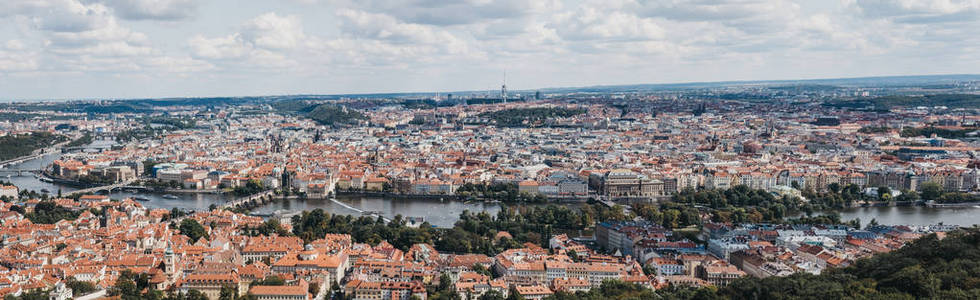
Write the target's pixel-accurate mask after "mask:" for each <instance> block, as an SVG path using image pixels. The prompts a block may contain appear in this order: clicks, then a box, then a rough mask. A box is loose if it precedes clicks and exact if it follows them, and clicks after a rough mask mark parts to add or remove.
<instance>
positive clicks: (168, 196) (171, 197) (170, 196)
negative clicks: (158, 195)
mask: <svg viewBox="0 0 980 300" xmlns="http://www.w3.org/2000/svg"><path fill="white" fill-rule="evenodd" d="M163 198H166V199H180V197H177V196H174V195H171V194H166V195H163Z"/></svg>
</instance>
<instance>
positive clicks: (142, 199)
mask: <svg viewBox="0 0 980 300" xmlns="http://www.w3.org/2000/svg"><path fill="white" fill-rule="evenodd" d="M133 200H136V201H142V202H148V201H150V199H149V198H144V197H133Z"/></svg>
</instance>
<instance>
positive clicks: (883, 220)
mask: <svg viewBox="0 0 980 300" xmlns="http://www.w3.org/2000/svg"><path fill="white" fill-rule="evenodd" d="M112 144H113V141H106V140H97V141H95V142H93V143H92V145H90V147H93V148H95V147H105V146H107V145H112ZM60 157H61V154H60V153H52V154H49V155H45V156H42V157H39V158H36V159H32V160H29V161H25V162H22V163H19V164H16V165H12V166H8V167H7V169H11V170H37V169H43V168H45V167H47V166H48V165H50V164H51V162H53V161H54V160H56V159H58V158H60ZM4 177H6V174H5V175H4ZM0 179H3V180H6V181H10V182H11V183H13V184H14V185H16V186H18V187H19V188H21V189H27V190H35V191H39V192H40V191H41V190H42V189H46V190H48V191H49V192H50V194H51V195H52V196H54V195H57V193H58V190H59V189H61V191H62V192H69V191H73V190H76V188H73V187H70V186H66V185H59V184H54V183H46V182H42V181H40V180H38V179H37V178H36V177H35V176H34V174H32V173H25V174H23V175H17V174H11V175H10V177H6V178H0ZM172 195H174V196H176V199H168V198H165V197H163V196H164V195H163V194H156V193H133V192H125V191H117V192H113V193H112V194H110V197H111V198H113V199H123V198H127V197H136V196H138V197H142V198H146V199H149V201H145V202H142V203H143V205H145V206H147V207H150V208H165V209H170V208H173V207H178V208H181V209H188V210H198V211H200V210H205V209H207V208H208V207H209V206H210V205H211V204H221V203H224V202H225V201H228V200H230V199H231V198H232V197H230V196H225V195H220V194H192V193H173V194H172ZM337 200H338V201H340V202H343V203H344V204H346V205H347V206H350V207H353V208H355V209H357V210H361V211H365V212H375V213H378V214H381V215H382V216H385V217H387V218H389V219H390V218H394V216H395V215H398V214H400V215H402V216H403V217H422V218H424V219H425V220H426V221H428V222H429V223H431V224H432V225H435V226H438V227H452V226H453V224H454V223H455V222H456V220H457V219H458V218H459V214H460V213H462V212H463V211H464V210H469V211H471V212H479V211H488V212H490V213H491V214H494V215H495V214H496V213H497V212H498V211H500V205H499V204H495V203H484V202H479V201H472V202H461V201H450V200H446V201H440V200H420V199H387V198H379V197H359V196H340V197H338V199H337ZM316 208H322V209H324V210H326V211H327V212H330V213H334V214H348V215H355V216H358V215H362V214H363V213H362V212H360V211H357V210H353V209H350V208H347V207H345V206H344V205H340V204H337V203H335V202H333V201H330V200H319V199H318V200H303V199H290V200H280V201H276V202H274V203H271V204H267V205H265V206H262V207H259V208H256V209H254V212H256V213H259V214H271V213H276V212H280V213H289V212H298V211H303V210H312V209H316ZM840 214H841V219H842V220H852V219H854V218H860V219H861V222H862V224H867V223H868V222H869V221H871V219H875V220H877V221H878V223H879V224H887V225H902V224H905V225H929V224H938V223H940V222H942V223H944V224H955V225H961V226H970V225H974V224H980V208H978V207H962V208H928V207H864V208H851V209H847V210H844V211H842V212H841V213H840Z"/></svg>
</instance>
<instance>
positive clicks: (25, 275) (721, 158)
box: [0, 75, 980, 300]
mask: <svg viewBox="0 0 980 300" xmlns="http://www.w3.org/2000/svg"><path fill="white" fill-rule="evenodd" d="M0 119H2V121H0V132H2V133H3V136H2V137H0V140H2V144H0V161H2V162H0V167H2V168H0V176H2V178H0V181H3V182H2V183H0V198H2V199H3V202H2V204H0V232H2V238H3V240H2V249H0V295H4V297H5V299H59V300H63V299H101V298H113V299H210V300H219V299H221V300H225V299H270V300H272V299H400V300H408V299H421V300H425V299H648V298H658V297H660V298H667V299H722V298H784V297H792V296H796V297H803V298H833V297H836V298H841V297H844V298H863V297H871V296H875V297H879V298H902V297H909V298H943V299H970V298H975V297H977V296H978V295H980V286H978V285H977V282H978V281H977V280H976V278H978V277H980V271H978V269H977V267H976V266H975V265H976V260H975V259H976V257H977V255H978V253H980V251H978V249H980V244H978V242H980V231H977V229H976V224H978V223H980V222H978V220H980V218H978V217H977V216H978V212H980V211H978V209H980V208H978V207H980V158H978V157H977V154H978V152H980V136H978V134H980V77H978V76H972V75H956V76H921V77H888V78H862V79H837V80H820V81H786V82H783V81H780V82H735V83H710V84H686V85H638V86H607V87H592V88H563V89H546V90H520V91H508V90H507V87H506V85H504V86H502V87H501V88H500V90H499V91H492V92H455V93H418V94H385V95H330V96H319V95H308V96H269V97H241V98H235V97H228V98H173V99H170V98H168V99H133V100H74V101H67V102H64V101H39V102H11V103H5V104H0ZM376 203H382V204H378V205H375V204H376ZM855 211H860V212H865V213H867V214H870V215H873V216H881V217H882V219H881V220H879V219H878V218H877V217H870V218H869V217H865V218H864V219H862V218H860V217H854V218H848V217H846V215H845V214H846V213H849V212H850V213H853V212H855ZM879 211H886V212H888V211H898V212H896V213H894V214H898V215H894V214H891V215H889V213H880V214H878V215H874V214H872V213H871V212H879ZM913 214H914V216H913ZM927 214H928V215H927ZM885 218H887V219H885ZM913 219H915V220H916V221H914V222H913V221H910V220H913ZM936 249H944V250H943V251H938V250H936ZM940 252H941V253H940ZM929 255H936V257H931V256H929ZM926 262H929V263H926ZM954 264H956V266H959V267H944V266H947V265H954ZM950 268H952V269H954V270H957V269H956V268H959V269H958V270H959V271H958V272H959V273H956V272H954V271H950Z"/></svg>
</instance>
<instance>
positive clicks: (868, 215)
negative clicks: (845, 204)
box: [840, 206, 980, 226]
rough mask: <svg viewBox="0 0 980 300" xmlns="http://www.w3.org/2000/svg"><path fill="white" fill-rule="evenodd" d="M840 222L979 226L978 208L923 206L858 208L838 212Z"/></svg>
mask: <svg viewBox="0 0 980 300" xmlns="http://www.w3.org/2000/svg"><path fill="white" fill-rule="evenodd" d="M840 215H841V220H845V221H849V220H853V219H855V218H860V219H861V224H862V226H863V225H865V224H868V222H870V221H871V219H875V220H876V221H878V224H883V225H933V224H938V223H943V224H949V225H960V226H971V225H975V224H980V207H977V206H970V207H957V208H933V207H924V206H894V207H858V208H850V209H846V210H844V211H841V212H840Z"/></svg>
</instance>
